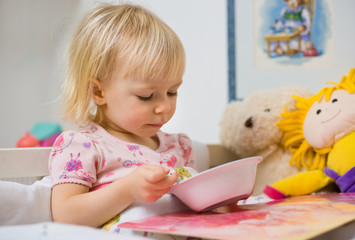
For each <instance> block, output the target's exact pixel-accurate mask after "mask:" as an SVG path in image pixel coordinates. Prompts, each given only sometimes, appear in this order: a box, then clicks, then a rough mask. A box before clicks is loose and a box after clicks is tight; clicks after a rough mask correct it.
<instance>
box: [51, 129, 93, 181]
mask: <svg viewBox="0 0 355 240" xmlns="http://www.w3.org/2000/svg"><path fill="white" fill-rule="evenodd" d="M98 162H99V154H98V150H97V148H96V146H95V142H94V141H93V140H91V139H90V138H88V137H87V136H85V135H84V134H83V133H81V132H75V131H65V132H63V133H62V134H61V135H60V136H59V137H58V138H57V139H56V141H55V143H54V145H53V148H52V151H51V154H50V157H49V170H50V173H51V175H52V179H53V183H52V184H53V186H54V185H56V184H61V183H77V184H82V185H85V186H88V187H89V188H92V186H93V183H95V182H96V180H97V178H96V166H97V165H98Z"/></svg>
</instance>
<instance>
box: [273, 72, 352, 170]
mask: <svg viewBox="0 0 355 240" xmlns="http://www.w3.org/2000/svg"><path fill="white" fill-rule="evenodd" d="M330 83H332V84H334V85H335V86H333V87H325V88H322V89H321V90H320V91H319V92H318V93H317V94H315V95H313V96H312V97H310V98H303V97H298V96H295V98H296V99H297V102H296V107H297V110H296V111H292V112H287V111H286V110H284V112H283V113H282V114H281V116H282V117H283V118H282V119H281V120H280V121H279V122H278V123H277V126H278V127H280V129H281V130H282V131H283V133H284V135H283V140H282V143H283V145H284V146H285V148H287V149H288V150H290V151H291V152H292V153H293V155H292V158H291V159H290V164H291V165H293V164H296V166H297V167H298V168H302V167H304V168H305V169H308V170H312V169H323V168H324V166H325V165H326V159H327V156H328V153H329V152H330V151H331V149H332V146H328V147H324V148H322V149H316V148H314V147H312V146H311V145H310V144H309V143H308V142H307V141H306V139H305V138H304V134H303V123H304V120H305V117H306V115H307V113H308V111H309V109H310V108H311V107H312V105H313V104H314V103H315V102H316V101H318V102H319V101H321V100H322V99H323V98H324V100H325V101H329V100H330V98H331V96H332V93H333V92H334V91H335V90H347V91H348V92H349V93H350V94H353V93H354V92H355V68H352V69H351V70H350V71H349V74H348V76H347V77H346V76H343V77H342V79H341V80H340V83H339V84H338V83H335V82H330Z"/></svg>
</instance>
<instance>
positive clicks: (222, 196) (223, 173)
mask: <svg viewBox="0 0 355 240" xmlns="http://www.w3.org/2000/svg"><path fill="white" fill-rule="evenodd" d="M261 161H262V157H258V156H257V157H250V158H244V159H240V160H236V161H233V162H230V163H226V164H223V165H220V166H218V167H214V168H211V169H208V170H206V171H203V172H201V173H199V174H198V175H195V176H193V177H191V178H189V179H186V180H184V181H183V182H181V183H179V184H176V185H175V186H173V187H172V188H171V189H170V191H169V193H171V194H174V195H175V196H176V197H178V198H179V199H180V200H181V201H182V202H183V203H184V204H185V205H187V206H188V207H189V208H191V209H192V210H194V211H196V212H202V211H208V210H211V209H214V208H217V207H220V206H223V205H227V204H230V203H235V202H237V201H239V200H241V199H245V198H248V197H249V196H250V195H251V194H252V192H253V188H254V182H255V173H256V167H257V164H258V163H260V162H261Z"/></svg>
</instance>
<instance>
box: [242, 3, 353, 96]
mask: <svg viewBox="0 0 355 240" xmlns="http://www.w3.org/2000/svg"><path fill="white" fill-rule="evenodd" d="M291 3H293V4H296V5H297V4H298V5H297V6H294V7H293V10H287V8H288V7H289V6H288V4H291ZM354 9H355V1H352V0H344V2H341V3H340V2H338V1H334V0H252V1H243V0H235V39H236V40H235V43H236V45H235V56H236V57H235V66H236V69H235V72H236V80H235V89H236V99H244V98H245V97H246V96H248V95H250V94H251V93H253V92H255V91H257V90H261V89H273V88H279V87H283V86H285V85H298V86H303V87H305V88H308V89H309V90H310V91H312V92H314V93H316V92H318V91H319V90H320V89H321V88H323V87H325V86H326V85H327V82H329V81H334V82H338V81H339V80H340V79H341V78H342V76H344V75H346V74H347V73H348V72H349V70H350V69H351V68H353V67H355V57H354V56H355V45H354V43H353V40H354V38H355V28H351V27H347V26H350V25H349V24H351V23H352V22H354V21H355V19H354V14H353V11H354ZM289 20H290V22H288V21H289Z"/></svg>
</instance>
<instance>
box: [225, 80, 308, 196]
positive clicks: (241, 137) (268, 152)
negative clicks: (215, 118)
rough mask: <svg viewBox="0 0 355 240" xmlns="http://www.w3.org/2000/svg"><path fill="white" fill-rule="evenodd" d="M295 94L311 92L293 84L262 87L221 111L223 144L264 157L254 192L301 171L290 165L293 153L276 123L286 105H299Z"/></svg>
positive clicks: (246, 154)
mask: <svg viewBox="0 0 355 240" xmlns="http://www.w3.org/2000/svg"><path fill="white" fill-rule="evenodd" d="M293 95H298V96H304V97H306V96H311V95H312V93H311V92H310V91H309V90H308V89H306V88H303V87H300V86H294V85H287V86H283V87H280V88H275V89H265V90H259V91H255V92H254V93H252V94H250V95H249V96H247V97H246V98H245V99H243V100H242V101H233V102H230V103H229V104H228V105H227V107H226V108H225V110H224V113H223V115H222V119H221V121H220V141H221V145H222V146H224V147H225V148H227V149H229V150H231V151H233V152H234V153H236V155H237V156H238V157H240V158H246V157H251V156H262V157H263V161H262V162H261V163H259V164H258V167H257V172H256V179H255V185H254V191H253V195H254V196H255V195H260V194H262V193H263V189H264V188H265V186H267V185H269V184H271V183H274V182H275V181H277V180H279V179H282V178H285V177H288V176H290V175H292V174H295V173H298V172H299V171H301V170H299V169H298V168H297V167H295V166H290V164H289V160H290V159H291V157H292V153H291V152H290V151H289V150H287V149H286V148H285V147H283V146H282V145H281V138H282V131H281V130H280V129H279V127H277V126H276V124H277V122H279V120H280V119H281V115H280V114H281V112H283V111H284V108H285V109H286V110H287V111H293V110H295V109H296V106H295V103H296V101H295V99H293V98H292V96H293Z"/></svg>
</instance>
